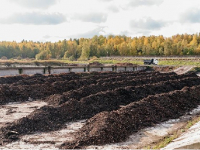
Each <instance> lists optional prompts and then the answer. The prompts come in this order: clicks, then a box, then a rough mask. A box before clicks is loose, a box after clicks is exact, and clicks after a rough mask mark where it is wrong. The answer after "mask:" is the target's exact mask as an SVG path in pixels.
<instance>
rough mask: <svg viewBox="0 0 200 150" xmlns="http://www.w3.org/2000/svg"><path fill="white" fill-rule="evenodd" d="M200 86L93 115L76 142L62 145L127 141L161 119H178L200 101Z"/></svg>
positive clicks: (75, 146) (72, 145)
mask: <svg viewBox="0 0 200 150" xmlns="http://www.w3.org/2000/svg"><path fill="white" fill-rule="evenodd" d="M199 94H200V85H198V86H194V87H191V88H189V87H185V88H183V89H182V90H179V91H172V92H169V93H164V94H157V95H154V96H148V97H147V98H144V99H142V100H140V101H139V102H133V103H130V104H129V105H127V106H125V107H123V108H121V109H118V110H115V111H111V112H108V111H107V112H101V113H99V114H97V115H95V116H94V117H92V118H90V119H89V120H88V121H87V123H86V124H85V125H84V126H83V127H82V128H81V129H80V131H78V132H77V134H76V139H75V140H74V141H72V142H65V143H63V144H62V145H61V147H60V148H65V149H71V148H84V146H88V145H100V144H107V143H113V142H120V141H124V140H125V139H126V138H127V137H128V136H129V135H130V134H131V133H133V132H137V131H139V130H140V129H142V128H144V127H149V126H152V125H154V124H156V123H159V122H161V121H166V120H168V119H173V118H178V117H180V116H182V115H184V114H185V113H186V112H188V111H190V110H192V109H193V108H195V107H197V105H198V104H200V97H199Z"/></svg>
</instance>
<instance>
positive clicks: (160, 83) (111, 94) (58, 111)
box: [0, 74, 200, 145]
mask: <svg viewBox="0 0 200 150" xmlns="http://www.w3.org/2000/svg"><path fill="white" fill-rule="evenodd" d="M170 79H171V80H170ZM168 80H169V81H168ZM136 83H139V84H133V85H132V86H128V87H127V86H124V87H120V86H119V87H118V86H116V88H115V90H107V91H104V92H101V91H99V92H97V93H96V94H91V95H87V96H86V97H83V98H81V99H80V97H79V99H70V100H68V101H67V102H65V103H64V104H62V105H60V106H58V107H53V106H45V107H42V108H40V109H38V110H36V111H34V112H33V113H31V114H30V115H29V116H27V117H24V118H22V119H19V120H17V121H16V122H13V123H12V124H10V125H8V126H6V127H3V128H1V129H0V130H1V132H0V137H1V139H2V142H3V143H4V142H11V141H13V140H17V139H18V138H20V136H21V135H24V134H30V133H34V132H39V131H42V132H47V131H52V130H57V129H60V128H62V126H63V125H64V124H65V123H66V122H68V121H73V120H77V119H89V118H90V117H93V116H94V115H96V114H98V113H100V112H102V111H113V110H117V109H119V108H120V107H121V105H127V104H129V103H132V102H135V101H139V100H141V99H142V98H145V97H147V96H148V95H155V94H160V93H166V92H170V91H174V90H180V89H182V88H183V87H184V86H194V85H199V84H200V80H199V78H198V77H197V76H196V75H194V74H188V75H181V76H177V75H174V74H159V76H157V77H147V78H142V79H141V78H140V77H139V79H138V80H136ZM144 83H149V84H145V85H143V84H144ZM72 94H74V93H73V92H72ZM69 96H70V94H69ZM15 133H16V134H15ZM86 137H87V136H86ZM77 139H78V140H80V139H79V138H77ZM76 142H77V141H75V142H74V143H76ZM97 144H101V143H97ZM68 145H70V144H68ZM71 145H73V144H71ZM86 145H87V142H86Z"/></svg>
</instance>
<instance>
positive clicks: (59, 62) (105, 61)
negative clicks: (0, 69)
mask: <svg viewBox="0 0 200 150" xmlns="http://www.w3.org/2000/svg"><path fill="white" fill-rule="evenodd" d="M95 61H96V62H99V63H102V64H116V63H133V64H137V65H143V60H142V59H137V58H135V57H133V58H126V57H117V58H109V57H108V58H91V59H90V60H87V61H81V60H78V61H70V60H66V59H65V60H64V59H63V60H27V59H24V60H14V59H11V60H0V64H2V65H6V66H11V65H13V64H21V65H36V66H40V65H43V66H63V65H67V64H88V63H91V62H95ZM158 65H166V66H171V65H175V66H184V65H192V66H197V67H200V61H198V60H196V61H195V60H159V64H158Z"/></svg>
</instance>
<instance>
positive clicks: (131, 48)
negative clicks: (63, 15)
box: [0, 33, 200, 60]
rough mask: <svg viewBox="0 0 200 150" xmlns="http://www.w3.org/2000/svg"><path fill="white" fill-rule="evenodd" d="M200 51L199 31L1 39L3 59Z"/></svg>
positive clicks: (0, 49)
mask: <svg viewBox="0 0 200 150" xmlns="http://www.w3.org/2000/svg"><path fill="white" fill-rule="evenodd" d="M187 55H190V56H191V55H200V33H197V34H177V35H174V36H172V37H164V36H162V35H160V36H148V37H147V36H142V37H133V38H132V37H127V36H120V35H119V36H114V35H109V36H107V37H105V36H102V35H100V36H97V35H95V36H94V37H92V38H80V39H69V40H66V39H64V40H62V41H58V42H34V41H26V40H22V41H21V42H15V41H12V42H8V41H1V42H0V58H1V59H11V58H12V59H28V58H29V59H36V60H49V59H69V60H88V59H90V58H91V57H94V56H96V57H105V56H187Z"/></svg>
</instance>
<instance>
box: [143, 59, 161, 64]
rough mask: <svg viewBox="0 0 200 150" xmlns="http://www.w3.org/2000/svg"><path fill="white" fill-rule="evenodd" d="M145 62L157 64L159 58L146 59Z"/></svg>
mask: <svg viewBox="0 0 200 150" xmlns="http://www.w3.org/2000/svg"><path fill="white" fill-rule="evenodd" d="M144 64H145V65H151V64H152V65H157V64H158V60H157V59H146V60H144Z"/></svg>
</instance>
